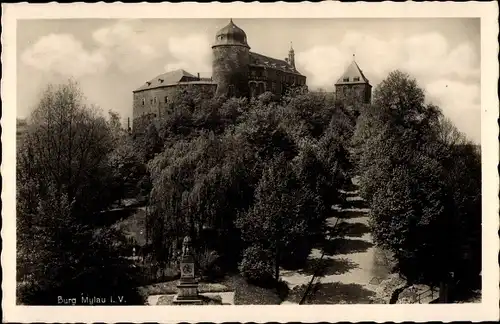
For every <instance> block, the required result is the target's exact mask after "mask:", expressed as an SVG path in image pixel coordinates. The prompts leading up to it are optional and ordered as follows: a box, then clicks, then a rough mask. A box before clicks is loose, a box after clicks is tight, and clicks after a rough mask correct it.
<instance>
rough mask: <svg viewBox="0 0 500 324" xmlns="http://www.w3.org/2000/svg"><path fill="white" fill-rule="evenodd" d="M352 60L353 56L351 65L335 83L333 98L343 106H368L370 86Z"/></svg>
mask: <svg viewBox="0 0 500 324" xmlns="http://www.w3.org/2000/svg"><path fill="white" fill-rule="evenodd" d="M354 58H355V57H354V54H353V60H352V62H351V64H350V65H349V66H348V67H347V69H346V70H345V72H344V74H343V75H342V76H341V77H340V79H339V80H338V81H337V83H335V96H336V98H337V100H338V101H341V102H343V103H344V104H345V105H354V104H355V103H363V104H369V103H370V102H371V98H372V86H371V85H370V81H368V79H367V78H366V77H365V75H364V74H363V71H361V69H360V68H359V66H358V64H357V63H356V61H355V59H354Z"/></svg>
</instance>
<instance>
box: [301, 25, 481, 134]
mask: <svg viewBox="0 0 500 324" xmlns="http://www.w3.org/2000/svg"><path fill="white" fill-rule="evenodd" d="M353 53H355V54H356V57H355V58H356V61H357V62H358V64H359V65H360V67H361V68H362V69H363V72H364V74H365V75H366V77H367V78H368V79H369V80H370V82H371V84H372V85H374V86H376V85H377V84H378V83H379V82H380V81H382V80H383V79H384V78H385V77H386V76H387V75H388V74H389V72H391V71H393V70H396V69H399V70H402V71H405V72H408V73H409V74H410V75H411V76H413V77H415V78H416V79H417V81H418V83H419V84H420V86H421V87H423V88H424V89H425V91H426V93H427V99H428V100H429V101H432V102H434V103H435V104H437V105H439V106H440V107H441V109H442V110H443V112H444V113H445V115H447V116H448V117H449V118H450V119H451V120H452V121H454V122H455V123H456V125H457V127H459V129H461V130H462V131H464V132H466V133H467V134H468V135H469V136H470V137H471V138H472V139H474V140H476V141H479V139H480V124H479V123H480V116H481V113H480V103H479V99H480V93H479V92H480V90H479V89H480V86H479V80H480V66H479V58H478V57H477V54H476V52H475V51H474V47H473V45H472V44H471V43H469V42H462V43H460V44H457V45H455V46H450V44H449V43H448V41H447V40H446V38H444V37H443V36H442V35H441V34H439V33H435V32H433V33H426V34H421V35H414V36H412V37H394V38H392V39H380V38H377V37H373V36H371V35H367V34H361V33H357V32H348V33H346V35H345V36H344V38H343V39H342V40H341V41H340V42H339V43H338V44H336V45H332V46H315V47H312V48H310V49H308V50H306V51H303V52H299V53H297V59H296V61H297V65H298V69H299V70H300V71H302V72H303V73H304V74H306V75H307V77H308V80H307V82H308V84H309V85H310V87H311V88H319V87H321V88H324V89H326V90H328V91H333V89H334V84H335V82H336V81H337V79H338V78H339V77H340V76H341V75H342V73H343V72H344V69H345V68H346V67H347V65H348V64H349V62H350V61H351V60H352V54H353ZM325 71H326V72H325Z"/></svg>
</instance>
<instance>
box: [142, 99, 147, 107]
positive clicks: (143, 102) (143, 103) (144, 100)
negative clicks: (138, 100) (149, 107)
mask: <svg viewBox="0 0 500 324" xmlns="http://www.w3.org/2000/svg"><path fill="white" fill-rule="evenodd" d="M145 104H146V99H144V98H142V105H143V106H144V105H145Z"/></svg>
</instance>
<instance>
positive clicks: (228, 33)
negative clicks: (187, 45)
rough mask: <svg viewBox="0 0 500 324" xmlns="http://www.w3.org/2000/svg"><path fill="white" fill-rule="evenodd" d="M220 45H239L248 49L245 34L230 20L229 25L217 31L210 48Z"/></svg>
mask: <svg viewBox="0 0 500 324" xmlns="http://www.w3.org/2000/svg"><path fill="white" fill-rule="evenodd" d="M220 45H239V46H245V47H248V48H250V46H248V43H247V34H245V32H244V31H243V29H241V28H240V27H238V26H236V25H235V24H234V23H233V20H232V19H231V20H230V21H229V24H228V25H227V26H226V27H224V28H222V29H221V30H219V31H218V32H217V34H216V35H215V43H214V45H213V46H212V47H215V46H220Z"/></svg>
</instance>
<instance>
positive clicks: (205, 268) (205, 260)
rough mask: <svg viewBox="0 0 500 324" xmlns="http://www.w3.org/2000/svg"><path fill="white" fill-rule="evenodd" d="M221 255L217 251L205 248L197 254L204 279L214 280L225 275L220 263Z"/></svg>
mask: <svg viewBox="0 0 500 324" xmlns="http://www.w3.org/2000/svg"><path fill="white" fill-rule="evenodd" d="M220 260H221V257H220V256H219V254H218V253H217V251H214V250H212V251H211V250H209V249H205V251H203V252H201V253H199V254H198V255H197V263H198V267H199V269H200V272H201V276H202V278H203V279H204V280H207V281H214V280H217V279H220V278H222V277H224V271H223V269H222V267H221V264H220Z"/></svg>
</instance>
